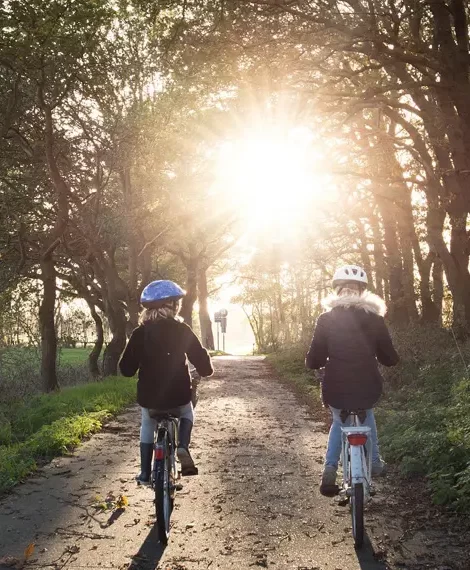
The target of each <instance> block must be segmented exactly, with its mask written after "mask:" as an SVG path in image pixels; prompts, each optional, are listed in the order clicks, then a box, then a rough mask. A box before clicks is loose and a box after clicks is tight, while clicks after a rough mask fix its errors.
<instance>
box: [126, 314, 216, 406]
mask: <svg viewBox="0 0 470 570" xmlns="http://www.w3.org/2000/svg"><path fill="white" fill-rule="evenodd" d="M188 359H189V360H190V361H191V362H192V364H194V366H195V367H196V370H197V371H198V373H199V374H200V375H201V376H211V375H212V374H213V372H214V370H213V368H212V364H211V359H210V356H209V354H208V352H207V350H206V349H205V348H203V347H202V345H201V343H200V342H199V339H198V338H197V336H196V335H195V334H194V332H193V331H192V330H191V328H190V327H188V325H186V324H185V323H183V322H180V321H178V320H176V319H171V318H169V319H158V320H155V321H148V322H146V323H144V324H143V325H140V326H139V327H137V328H136V329H135V330H134V331H133V333H132V335H131V338H130V339H129V342H128V343H127V346H126V350H125V351H124V354H123V355H122V358H121V362H120V363H119V368H120V369H121V372H122V373H123V374H124V376H134V374H135V373H136V372H137V370H139V380H138V382H137V401H138V403H139V404H140V405H141V406H142V407H144V408H155V409H160V410H166V409H171V408H175V407H177V406H183V405H184V404H187V403H188V402H189V401H190V400H191V376H190V373H189V368H188Z"/></svg>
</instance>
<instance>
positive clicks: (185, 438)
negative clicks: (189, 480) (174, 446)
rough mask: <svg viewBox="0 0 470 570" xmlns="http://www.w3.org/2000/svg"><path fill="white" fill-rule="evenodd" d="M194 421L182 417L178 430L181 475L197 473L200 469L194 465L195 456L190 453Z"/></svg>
mask: <svg viewBox="0 0 470 570" xmlns="http://www.w3.org/2000/svg"><path fill="white" fill-rule="evenodd" d="M192 429H193V423H192V422H191V421H190V420H188V419H186V418H182V419H180V425H179V430H178V452H177V454H178V459H179V462H180V463H181V475H197V474H198V469H197V467H196V466H195V465H194V461H193V458H192V457H191V454H190V453H189V443H190V441H191V431H192Z"/></svg>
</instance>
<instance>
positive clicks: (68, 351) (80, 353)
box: [58, 346, 93, 365]
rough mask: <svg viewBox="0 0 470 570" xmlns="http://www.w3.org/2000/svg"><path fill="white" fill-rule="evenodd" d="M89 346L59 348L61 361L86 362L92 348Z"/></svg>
mask: <svg viewBox="0 0 470 570" xmlns="http://www.w3.org/2000/svg"><path fill="white" fill-rule="evenodd" d="M92 348H93V347H92V346H90V347H89V348H61V349H59V355H58V358H59V362H60V363H61V364H70V365H74V364H85V363H86V362H87V359H88V356H89V355H90V352H91V350H92Z"/></svg>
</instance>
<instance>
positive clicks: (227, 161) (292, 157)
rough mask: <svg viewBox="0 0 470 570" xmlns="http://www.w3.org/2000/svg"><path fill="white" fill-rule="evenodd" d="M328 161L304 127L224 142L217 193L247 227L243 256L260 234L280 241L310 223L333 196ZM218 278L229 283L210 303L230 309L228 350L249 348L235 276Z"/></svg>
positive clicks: (268, 130) (247, 134) (256, 133)
mask: <svg viewBox="0 0 470 570" xmlns="http://www.w3.org/2000/svg"><path fill="white" fill-rule="evenodd" d="M325 163H327V161H326V159H325V156H324V150H323V149H322V148H321V147H320V144H319V142H318V141H316V140H315V137H314V135H313V133H312V131H311V130H310V129H307V128H303V127H295V128H291V129H287V130H286V128H285V127H284V128H283V129H282V130H281V129H280V128H276V127H266V128H263V129H260V128H257V129H246V130H245V131H244V132H243V133H242V135H241V136H239V138H237V139H234V140H230V141H227V142H225V143H224V144H222V145H221V147H220V149H219V156H218V161H217V182H216V191H217V192H218V193H219V195H220V198H219V199H221V200H224V201H226V202H227V203H228V204H229V205H230V208H231V209H234V210H236V211H238V212H239V217H240V219H241V222H242V225H243V226H244V228H245V235H244V237H243V238H242V240H241V243H240V244H239V246H240V247H238V248H237V250H238V251H239V252H240V253H239V255H240V256H242V255H244V256H245V257H246V255H247V253H246V252H247V251H248V250H249V249H250V244H253V243H256V238H257V237H259V236H260V235H261V234H262V235H263V236H264V238H265V239H266V237H267V238H268V239H269V238H272V239H273V241H274V240H275V241H277V242H286V241H290V240H292V239H293V238H294V237H295V235H296V233H297V232H299V231H302V227H304V224H308V223H311V217H312V208H313V206H314V204H318V205H320V203H321V202H327V201H332V200H333V201H334V200H335V198H336V196H335V192H334V187H333V186H332V182H331V179H330V177H329V176H328V175H327V174H326V173H325V170H326V169H325ZM242 252H243V253H242ZM233 253H234V255H235V256H236V255H238V253H237V251H234V252H233ZM220 281H221V282H224V281H225V282H226V283H225V285H224V286H223V287H222V289H221V291H220V294H219V298H218V299H217V300H214V301H213V303H212V307H213V310H214V311H215V310H219V309H220V308H226V309H228V311H229V317H228V326H227V338H226V350H227V352H232V353H247V352H251V350H252V347H253V342H254V337H253V334H252V331H251V328H250V326H249V323H248V321H247V319H246V316H245V313H244V312H243V309H242V308H241V307H240V306H238V305H233V304H232V303H231V299H232V297H234V296H235V295H236V294H237V293H238V292H239V291H238V289H237V287H236V286H234V285H233V284H232V283H231V281H232V276H230V275H224V276H222V277H221V278H220ZM214 333H215V330H214Z"/></svg>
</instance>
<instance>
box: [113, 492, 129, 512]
mask: <svg viewBox="0 0 470 570" xmlns="http://www.w3.org/2000/svg"><path fill="white" fill-rule="evenodd" d="M128 505H129V499H128V498H127V497H126V495H119V497H118V499H117V501H116V506H117V507H118V508H119V509H123V508H125V507H127V506H128Z"/></svg>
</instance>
